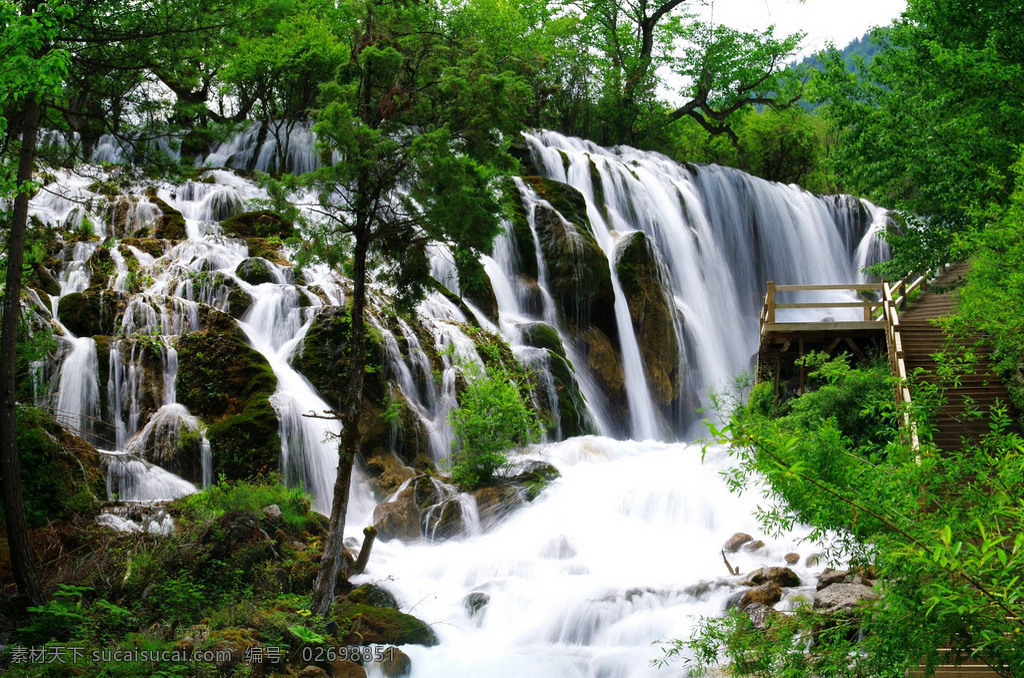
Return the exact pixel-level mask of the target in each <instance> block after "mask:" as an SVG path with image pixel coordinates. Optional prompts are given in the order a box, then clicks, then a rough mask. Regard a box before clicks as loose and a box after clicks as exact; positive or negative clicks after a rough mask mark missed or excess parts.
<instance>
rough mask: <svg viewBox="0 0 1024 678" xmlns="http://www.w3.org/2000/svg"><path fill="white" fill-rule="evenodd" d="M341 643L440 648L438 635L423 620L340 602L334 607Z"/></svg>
mask: <svg viewBox="0 0 1024 678" xmlns="http://www.w3.org/2000/svg"><path fill="white" fill-rule="evenodd" d="M331 618H332V619H333V620H334V622H335V623H336V624H337V625H338V640H339V641H341V642H342V643H345V644H349V645H371V644H374V643H380V644H388V645H426V646H427V647H431V646H434V645H437V636H436V635H435V634H434V631H433V630H432V629H431V628H430V627H429V626H428V625H427V624H426V623H425V622H423V621H421V620H419V619H417V618H416V617H413V616H412V615H408V614H405V613H404V612H399V611H398V610H392V609H390V608H386V607H374V606H372V605H360V604H354V603H347V602H341V603H336V604H334V605H332V606H331Z"/></svg>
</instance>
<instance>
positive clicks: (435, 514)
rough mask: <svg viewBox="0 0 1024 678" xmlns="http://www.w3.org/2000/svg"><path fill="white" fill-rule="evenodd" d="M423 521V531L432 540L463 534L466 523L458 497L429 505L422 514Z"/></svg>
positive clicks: (441, 539)
mask: <svg viewBox="0 0 1024 678" xmlns="http://www.w3.org/2000/svg"><path fill="white" fill-rule="evenodd" d="M424 523H425V526H424V532H425V533H426V535H427V536H428V537H429V538H430V539H433V540H434V541H443V540H445V539H452V538H453V537H458V536H460V535H462V534H464V533H465V531H466V523H465V519H464V517H463V515H462V503H461V502H459V500H458V499H447V500H445V501H443V502H441V503H440V504H438V505H436V506H433V507H431V508H430V509H429V510H428V511H427V513H426V515H425V516H424Z"/></svg>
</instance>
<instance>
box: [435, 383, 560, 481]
mask: <svg viewBox="0 0 1024 678" xmlns="http://www.w3.org/2000/svg"><path fill="white" fill-rule="evenodd" d="M464 371H465V373H466V376H467V384H466V387H465V389H464V390H463V391H462V393H461V394H460V395H459V407H458V409H456V410H453V411H452V412H451V414H449V416H448V421H449V423H451V425H452V430H453V431H454V432H455V449H454V450H453V454H452V461H453V463H452V469H451V475H452V481H453V482H454V483H455V484H457V485H459V486H461V487H463V488H466V489H474V488H477V487H482V486H484V485H488V484H493V483H494V482H495V480H496V479H497V477H498V475H499V474H500V473H501V471H503V470H504V469H506V468H507V467H508V465H509V458H508V454H507V452H508V451H509V450H511V449H513V448H516V447H520V446H522V445H525V444H527V443H531V442H535V441H537V440H539V438H540V431H541V426H540V421H539V420H538V418H537V414H536V413H535V412H534V411H533V410H532V409H531V408H530V407H529V406H528V405H527V404H526V403H525V402H524V400H523V396H522V394H521V393H520V391H519V386H518V385H517V384H516V382H515V380H514V379H513V377H512V375H511V374H510V373H509V371H508V370H507V369H506V368H505V367H503V366H499V365H494V366H491V367H488V368H487V369H486V371H481V370H480V368H478V367H476V366H470V367H465V368H464Z"/></svg>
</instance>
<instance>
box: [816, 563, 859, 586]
mask: <svg viewBox="0 0 1024 678" xmlns="http://www.w3.org/2000/svg"><path fill="white" fill-rule="evenodd" d="M850 581H851V579H850V571H849V570H833V569H832V568H826V569H825V570H824V571H823V572H822V573H821V574H819V575H818V584H817V587H816V588H817V590H818V591H820V590H822V589H823V588H825V587H826V586H831V585H832V584H844V583H846V584H848V583H850Z"/></svg>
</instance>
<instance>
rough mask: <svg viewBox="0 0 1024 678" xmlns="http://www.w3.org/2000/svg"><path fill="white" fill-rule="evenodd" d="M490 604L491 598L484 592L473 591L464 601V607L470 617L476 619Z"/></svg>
mask: <svg viewBox="0 0 1024 678" xmlns="http://www.w3.org/2000/svg"><path fill="white" fill-rule="evenodd" d="M489 602H491V597H490V596H489V595H487V594H486V593H484V592H483V591H473V592H472V593H470V594H469V595H468V596H466V597H465V598H463V599H462V605H463V606H464V607H465V608H466V610H467V611H468V612H469V616H470V617H475V616H476V615H477V613H478V612H480V610H482V609H483V608H484V607H485V606H486V605H487V603H489Z"/></svg>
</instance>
